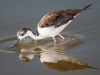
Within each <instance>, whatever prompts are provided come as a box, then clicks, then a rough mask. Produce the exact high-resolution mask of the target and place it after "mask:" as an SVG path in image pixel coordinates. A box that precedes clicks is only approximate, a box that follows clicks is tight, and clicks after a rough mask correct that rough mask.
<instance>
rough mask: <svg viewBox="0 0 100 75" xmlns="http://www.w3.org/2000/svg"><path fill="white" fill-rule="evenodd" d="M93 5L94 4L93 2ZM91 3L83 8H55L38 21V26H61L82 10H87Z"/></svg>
mask: <svg viewBox="0 0 100 75" xmlns="http://www.w3.org/2000/svg"><path fill="white" fill-rule="evenodd" d="M91 5H92V4H91ZM91 5H88V6H86V7H84V8H83V9H75V10H73V9H68V10H55V11H52V12H50V13H47V14H46V15H45V16H44V17H43V18H42V19H41V20H40V22H39V23H38V26H39V27H41V28H44V27H50V26H55V27H59V26H61V25H63V24H65V23H67V22H68V21H69V20H72V19H74V16H76V15H77V14H79V13H80V12H82V11H84V10H86V9H87V8H88V7H90V6H91Z"/></svg>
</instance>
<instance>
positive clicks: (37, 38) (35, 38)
mask: <svg viewBox="0 0 100 75" xmlns="http://www.w3.org/2000/svg"><path fill="white" fill-rule="evenodd" d="M27 36H30V37H31V38H33V39H34V40H39V39H43V38H46V37H45V36H43V35H41V34H39V35H37V33H33V32H32V31H28V32H27V33H26V34H25V35H24V37H27Z"/></svg>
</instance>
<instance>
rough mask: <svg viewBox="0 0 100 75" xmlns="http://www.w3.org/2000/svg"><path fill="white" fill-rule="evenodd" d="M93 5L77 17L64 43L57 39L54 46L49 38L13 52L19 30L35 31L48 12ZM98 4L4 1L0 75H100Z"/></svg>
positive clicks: (66, 31)
mask: <svg viewBox="0 0 100 75" xmlns="http://www.w3.org/2000/svg"><path fill="white" fill-rule="evenodd" d="M91 3H92V4H93V6H92V7H91V9H89V10H86V11H85V12H83V13H82V14H80V15H79V16H78V17H76V19H74V21H73V22H72V23H71V24H70V25H69V26H68V27H66V28H65V29H64V31H63V32H62V34H63V35H64V36H65V37H66V40H65V42H61V39H60V38H59V37H58V36H57V42H58V45H57V46H54V45H53V40H52V38H47V39H44V40H39V41H32V42H29V43H27V44H17V45H16V46H15V47H13V48H10V47H11V46H13V45H14V44H15V43H16V40H17V38H16V32H17V31H18V30H19V29H20V28H22V27H28V28H31V29H33V31H35V30H36V25H37V23H38V22H39V20H40V19H41V17H42V16H43V15H44V14H46V13H47V12H50V11H52V10H57V9H68V8H73V9H74V8H81V7H84V6H86V5H88V4H91ZM99 3H100V1H99V0H96V1H95V0H88V1H87V0H83V1H82V0H76V1H72V0H70V1H68V0H67V1H66V0H63V1H60V0H55V1H54V0H48V1H46V0H42V1H41V2H40V1H39V0H36V1H32V0H28V1H26V0H13V1H12V0H6V1H4V0H1V1H0V75H6V74H8V75H12V74H14V75H18V74H19V75H34V74H36V75H46V74H48V75H51V74H52V75H55V74H57V75H66V74H71V75H99V74H100V70H99V68H100V65H99V63H100V60H99V59H100V46H99V45H100V22H99V20H100V17H99V16H100V9H99V8H100V5H99ZM27 50H28V51H27ZM22 51H24V52H22ZM51 55H52V56H51ZM28 58H30V59H31V60H29V59H28ZM23 60H24V61H27V62H24V61H23Z"/></svg>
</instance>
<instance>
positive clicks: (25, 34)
mask: <svg viewBox="0 0 100 75" xmlns="http://www.w3.org/2000/svg"><path fill="white" fill-rule="evenodd" d="M35 35H36V34H35V33H34V32H32V31H31V30H30V29H29V28H21V29H20V30H19V31H18V32H17V37H18V40H19V41H21V40H23V39H24V38H26V37H31V38H32V39H35Z"/></svg>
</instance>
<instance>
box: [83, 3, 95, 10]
mask: <svg viewBox="0 0 100 75" xmlns="http://www.w3.org/2000/svg"><path fill="white" fill-rule="evenodd" d="M92 5H93V4H90V5H88V6H86V7H84V8H83V9H84V10H86V9H88V8H89V7H90V6H92Z"/></svg>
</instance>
